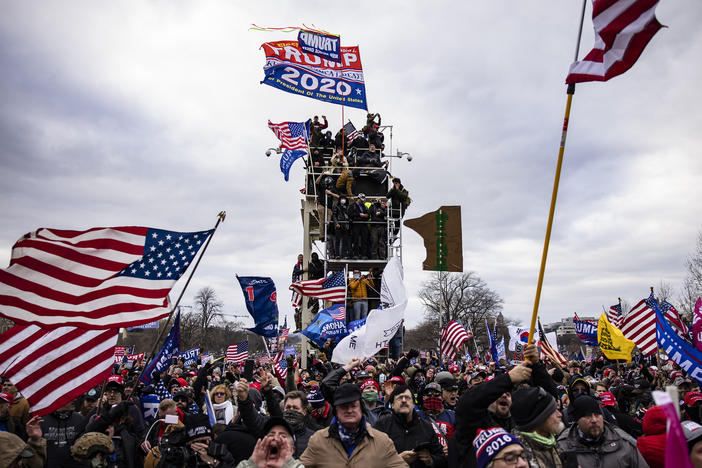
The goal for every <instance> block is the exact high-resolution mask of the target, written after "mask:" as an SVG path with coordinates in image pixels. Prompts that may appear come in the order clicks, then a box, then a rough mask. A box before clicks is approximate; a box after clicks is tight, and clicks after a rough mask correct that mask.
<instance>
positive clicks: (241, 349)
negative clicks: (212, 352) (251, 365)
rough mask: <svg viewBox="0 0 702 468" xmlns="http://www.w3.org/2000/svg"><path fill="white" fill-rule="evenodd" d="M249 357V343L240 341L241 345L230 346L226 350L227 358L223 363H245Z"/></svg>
mask: <svg viewBox="0 0 702 468" xmlns="http://www.w3.org/2000/svg"><path fill="white" fill-rule="evenodd" d="M248 357H249V342H248V341H242V342H241V343H237V344H233V345H230V346H229V347H228V348H227V356H226V358H225V360H224V362H233V363H235V364H239V363H242V362H244V361H246V358H248Z"/></svg>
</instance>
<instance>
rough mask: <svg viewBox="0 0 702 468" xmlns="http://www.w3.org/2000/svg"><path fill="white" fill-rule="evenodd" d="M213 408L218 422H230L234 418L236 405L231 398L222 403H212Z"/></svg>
mask: <svg viewBox="0 0 702 468" xmlns="http://www.w3.org/2000/svg"><path fill="white" fill-rule="evenodd" d="M212 409H213V410H214V414H215V418H216V419H217V422H218V423H222V424H229V421H231V420H232V419H233V418H234V405H232V402H231V401H229V400H227V401H225V402H222V403H212Z"/></svg>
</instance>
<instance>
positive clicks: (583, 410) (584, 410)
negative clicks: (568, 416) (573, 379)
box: [573, 395, 602, 421]
mask: <svg viewBox="0 0 702 468" xmlns="http://www.w3.org/2000/svg"><path fill="white" fill-rule="evenodd" d="M593 413H595V414H602V408H600V404H599V403H598V402H597V400H595V399H594V398H592V397H591V396H587V395H580V396H579V397H578V398H576V399H575V401H574V402H573V419H574V420H575V421H577V420H578V419H580V418H582V417H583V416H588V415H590V414H593Z"/></svg>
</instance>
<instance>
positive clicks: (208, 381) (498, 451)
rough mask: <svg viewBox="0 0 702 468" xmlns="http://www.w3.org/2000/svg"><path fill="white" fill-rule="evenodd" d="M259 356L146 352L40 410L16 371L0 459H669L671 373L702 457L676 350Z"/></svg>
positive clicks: (442, 462)
mask: <svg viewBox="0 0 702 468" xmlns="http://www.w3.org/2000/svg"><path fill="white" fill-rule="evenodd" d="M250 364H252V365H249V366H247V365H241V364H234V363H223V361H215V362H214V363H213V362H208V363H206V364H198V363H193V364H190V365H188V366H186V365H185V364H184V362H183V360H182V359H179V360H177V361H176V362H175V363H174V364H173V365H171V366H170V367H169V368H168V369H167V370H166V371H164V372H161V373H159V372H155V373H154V374H153V375H151V376H149V377H150V383H149V384H148V385H145V384H144V383H142V382H140V381H138V376H139V375H140V374H141V372H142V370H143V367H141V366H140V365H137V366H133V367H132V368H131V369H127V368H125V366H123V365H115V374H114V375H111V376H110V377H109V378H108V379H107V380H106V382H105V383H104V384H103V385H101V386H99V387H97V388H94V389H91V390H90V391H89V392H88V393H86V394H85V395H83V396H81V397H80V398H79V399H78V400H76V401H73V402H69V403H67V404H65V405H64V406H62V407H61V408H59V409H57V410H56V411H54V412H53V413H51V414H49V415H46V416H44V417H42V418H39V417H33V418H30V406H29V404H28V402H27V401H26V400H25V399H24V398H23V397H22V395H21V393H20V392H18V391H17V389H16V388H15V387H14V385H13V384H12V382H10V381H8V380H6V379H5V380H4V382H3V386H2V390H3V391H2V392H0V467H3V468H4V467H9V466H13V467H14V466H20V467H24V466H26V467H37V468H38V467H42V466H46V467H63V466H66V467H78V466H84V467H87V466H91V467H140V466H145V467H157V466H160V467H170V466H178V467H195V466H205V465H207V466H221V467H234V466H238V467H251V468H253V467H298V466H305V467H318V466H319V467H325V466H329V467H332V466H334V467H336V466H362V467H364V468H369V467H386V466H398V467H400V466H411V467H423V466H430V467H435V468H441V467H479V468H485V467H503V466H519V467H526V466H531V467H536V466H538V467H562V466H563V467H577V466H579V467H581V468H589V467H605V468H606V467H618V468H625V467H646V466H650V467H653V468H659V467H660V468H662V467H663V466H664V458H665V451H666V417H665V415H664V413H663V411H662V410H661V408H660V407H657V406H655V405H654V403H653V401H652V398H651V391H653V390H655V389H662V388H664V387H665V386H667V385H675V386H676V387H677V389H678V391H679V395H680V406H681V414H682V419H683V423H682V425H683V430H684V433H685V436H686V438H687V443H688V451H689V455H690V458H691V460H692V464H693V466H694V467H695V468H700V467H702V426H701V425H700V411H701V408H702V393H700V391H699V386H698V384H697V383H696V382H695V381H693V380H691V379H690V378H689V377H688V376H686V375H685V373H684V372H683V371H682V370H681V369H680V368H679V367H678V366H677V365H676V364H675V363H673V362H672V361H669V362H665V363H664V364H662V365H661V367H660V368H659V367H657V366H655V365H651V364H650V363H647V362H639V363H630V364H624V363H618V362H610V361H608V360H607V359H605V358H604V357H602V356H595V357H594V358H593V360H592V361H591V362H571V363H570V365H569V366H568V367H567V368H560V367H554V366H551V365H549V364H548V363H547V362H545V361H544V360H543V359H541V358H540V355H539V350H538V349H537V348H536V347H535V346H534V345H529V346H527V347H526V348H525V349H524V361H523V362H519V363H514V364H513V365H507V366H505V365H501V364H499V363H494V362H492V363H488V364H479V363H476V362H469V361H458V362H452V363H450V364H448V365H442V363H441V362H440V361H439V360H438V359H437V355H436V354H435V353H434V352H429V353H424V352H422V353H420V352H419V351H417V350H414V349H412V350H409V351H408V352H406V353H404V354H403V355H402V356H401V357H400V358H399V359H397V360H394V359H383V360H378V359H375V358H369V359H364V360H361V359H352V360H351V361H350V362H348V363H347V364H345V365H343V366H340V365H337V364H333V363H331V362H330V361H329V360H328V359H327V356H325V354H324V353H318V354H317V355H316V356H315V357H314V358H309V359H308V360H307V362H302V361H301V359H300V358H299V357H298V358H295V357H294V356H288V357H287V372H286V373H283V374H281V371H280V368H279V367H277V366H275V365H272V364H271V363H270V362H261V361H259V360H256V361H253V362H250ZM247 368H248V369H249V370H248V371H247ZM250 369H253V371H251V370H250ZM247 372H250V374H248V375H247Z"/></svg>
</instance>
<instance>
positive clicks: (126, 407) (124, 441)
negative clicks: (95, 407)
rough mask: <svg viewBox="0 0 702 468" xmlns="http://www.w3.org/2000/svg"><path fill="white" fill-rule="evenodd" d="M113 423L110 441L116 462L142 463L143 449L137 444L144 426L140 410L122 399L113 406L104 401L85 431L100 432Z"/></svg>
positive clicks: (129, 465) (130, 466) (131, 465)
mask: <svg viewBox="0 0 702 468" xmlns="http://www.w3.org/2000/svg"><path fill="white" fill-rule="evenodd" d="M110 425H114V436H113V439H112V442H113V443H114V444H115V451H116V453H117V464H118V465H119V466H122V467H127V468H136V467H138V466H141V465H142V458H143V451H142V450H141V449H140V448H139V445H140V444H141V442H142V441H143V440H144V435H145V432H146V428H145V427H144V420H143V418H142V417H141V411H140V410H139V408H137V407H136V406H135V405H134V404H133V403H131V402H126V401H123V402H121V403H119V404H117V405H115V407H114V408H111V407H110V405H109V403H105V405H103V406H102V407H101V408H100V410H99V411H98V412H97V414H95V415H94V417H91V418H90V422H89V423H88V424H87V426H86V427H85V432H102V433H103V434H104V433H105V431H106V430H107V428H108V427H109V426H110Z"/></svg>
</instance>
